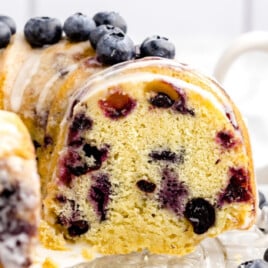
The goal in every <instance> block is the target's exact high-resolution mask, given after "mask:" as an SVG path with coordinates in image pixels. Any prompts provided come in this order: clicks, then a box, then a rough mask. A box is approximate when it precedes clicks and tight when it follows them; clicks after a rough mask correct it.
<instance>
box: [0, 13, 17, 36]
mask: <svg viewBox="0 0 268 268" xmlns="http://www.w3.org/2000/svg"><path fill="white" fill-rule="evenodd" d="M0 21H1V22H3V23H5V24H6V25H7V26H8V27H9V29H10V31H11V34H14V33H16V23H15V21H14V20H13V19H12V18H10V17H9V16H5V15H0Z"/></svg>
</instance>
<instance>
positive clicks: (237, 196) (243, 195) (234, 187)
mask: <svg viewBox="0 0 268 268" xmlns="http://www.w3.org/2000/svg"><path fill="white" fill-rule="evenodd" d="M228 176H229V177H230V179H229V183H228V185H227V187H226V188H225V189H224V190H223V192H222V193H221V194H220V197H219V202H218V204H219V205H220V206H221V205H223V203H232V202H247V201H249V200H250V199H251V198H252V190H251V187H250V184H249V174H248V172H247V171H246V170H245V169H244V168H233V167H232V168H230V169H229V174H228Z"/></svg>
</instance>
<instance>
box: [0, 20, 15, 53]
mask: <svg viewBox="0 0 268 268" xmlns="http://www.w3.org/2000/svg"><path fill="white" fill-rule="evenodd" d="M14 33H16V23H15V21H14V20H13V19H12V18H10V17H8V16H4V15H0V48H4V47H6V46H7V45H8V44H9V42H10V38H11V36H12V35H13V34H14Z"/></svg>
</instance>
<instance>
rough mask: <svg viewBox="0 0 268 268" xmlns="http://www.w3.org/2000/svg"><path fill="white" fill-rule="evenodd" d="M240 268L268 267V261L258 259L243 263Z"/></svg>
mask: <svg viewBox="0 0 268 268" xmlns="http://www.w3.org/2000/svg"><path fill="white" fill-rule="evenodd" d="M238 268H268V262H266V261H264V260H261V259H257V260H251V261H246V262H243V263H241V264H240V265H239V266H238Z"/></svg>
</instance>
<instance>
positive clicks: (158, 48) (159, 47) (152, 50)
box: [140, 35, 175, 59]
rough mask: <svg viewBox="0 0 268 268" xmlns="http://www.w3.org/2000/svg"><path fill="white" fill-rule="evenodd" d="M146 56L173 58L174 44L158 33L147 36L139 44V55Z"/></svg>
mask: <svg viewBox="0 0 268 268" xmlns="http://www.w3.org/2000/svg"><path fill="white" fill-rule="evenodd" d="M147 56H157V57H163V58H168V59H173V58H174V57H175V46H174V45H173V44H172V43H171V42H170V41H169V40H168V39H167V38H166V37H161V36H159V35H154V36H151V37H148V38H146V39H145V40H144V41H143V42H142V44H141V46H140V57H147Z"/></svg>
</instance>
